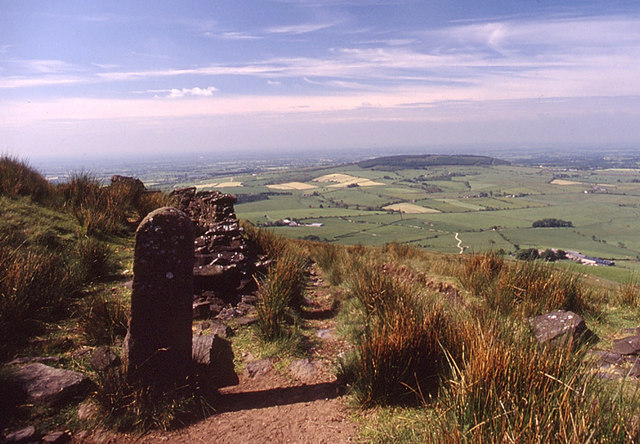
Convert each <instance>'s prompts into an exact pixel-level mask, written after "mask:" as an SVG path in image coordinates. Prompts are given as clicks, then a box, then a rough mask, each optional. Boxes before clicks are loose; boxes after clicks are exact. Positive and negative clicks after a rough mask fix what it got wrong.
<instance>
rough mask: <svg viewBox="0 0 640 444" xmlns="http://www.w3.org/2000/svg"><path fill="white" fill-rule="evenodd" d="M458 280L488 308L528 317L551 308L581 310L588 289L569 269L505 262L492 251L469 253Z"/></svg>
mask: <svg viewBox="0 0 640 444" xmlns="http://www.w3.org/2000/svg"><path fill="white" fill-rule="evenodd" d="M458 279H459V281H460V283H461V284H462V285H463V286H464V287H465V288H466V289H467V290H469V291H471V293H472V294H474V295H476V296H478V297H481V298H482V299H483V300H484V301H485V302H486V304H487V305H488V307H489V308H491V309H493V310H497V311H499V312H501V313H503V314H517V315H519V316H531V315H534V314H541V313H543V312H546V311H551V310H571V311H575V312H579V313H581V312H584V311H586V310H588V309H589V307H588V303H587V300H588V295H589V290H588V289H587V288H586V286H585V285H584V284H583V283H582V281H581V279H580V276H579V275H578V274H576V273H573V272H572V271H570V270H565V269H562V268H558V267H554V266H553V265H549V264H546V263H542V262H530V261H516V262H514V263H509V264H507V263H505V262H504V260H503V259H502V258H501V257H500V256H498V255H496V254H495V253H484V254H477V255H473V256H470V257H469V258H467V259H466V261H465V264H464V266H463V267H462V268H461V270H460V272H459V274H458Z"/></svg>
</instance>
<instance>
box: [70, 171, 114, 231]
mask: <svg viewBox="0 0 640 444" xmlns="http://www.w3.org/2000/svg"><path fill="white" fill-rule="evenodd" d="M58 191H59V193H60V194H61V195H62V197H63V199H64V207H65V208H66V209H67V210H68V211H70V212H71V214H73V215H74V216H75V218H76V219H77V221H78V223H79V224H80V226H81V227H82V228H83V231H84V233H85V234H87V235H96V234H112V233H121V232H122V230H123V228H124V227H123V223H124V222H125V219H126V218H125V214H126V213H125V210H124V209H123V208H121V207H119V206H118V205H117V201H116V199H115V196H114V195H112V194H111V193H109V192H108V191H107V190H106V189H105V188H103V187H102V185H101V183H100V181H99V180H98V179H96V178H95V177H93V176H91V175H90V174H89V173H78V174H75V175H74V176H73V177H71V180H70V181H69V182H67V183H64V184H61V185H59V186H58Z"/></svg>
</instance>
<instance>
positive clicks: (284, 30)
mask: <svg viewBox="0 0 640 444" xmlns="http://www.w3.org/2000/svg"><path fill="white" fill-rule="evenodd" d="M336 24H337V23H335V22H332V23H303V24H299V25H285V26H274V27H272V28H267V29H266V30H265V31H266V32H267V33H268V34H293V35H299V34H307V33H310V32H316V31H320V30H321V29H326V28H330V27H332V26H335V25H336Z"/></svg>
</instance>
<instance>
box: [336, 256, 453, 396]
mask: <svg viewBox="0 0 640 444" xmlns="http://www.w3.org/2000/svg"><path fill="white" fill-rule="evenodd" d="M377 268H378V267H376V266H375V265H374V264H372V263H369V262H360V263H357V265H356V266H355V267H354V270H353V274H352V278H351V279H350V285H349V288H350V295H351V297H352V298H353V300H352V301H351V303H350V304H347V305H346V308H345V309H346V310H352V313H349V314H348V315H347V316H344V317H343V319H349V320H350V321H351V322H352V323H353V325H352V326H351V327H350V331H351V336H352V340H353V342H354V345H355V351H354V352H353V353H352V354H351V355H348V356H347V358H346V359H345V361H344V362H343V363H342V365H341V369H340V373H339V374H340V378H341V379H342V380H343V381H344V383H346V384H347V385H348V386H349V387H350V389H351V392H352V393H353V395H354V396H355V398H356V399H357V400H358V401H359V402H360V403H361V404H362V405H364V406H369V405H372V404H397V403H405V402H415V401H417V400H419V399H420V398H421V397H423V396H427V395H429V394H434V393H435V392H436V390H437V388H438V386H439V383H440V380H441V378H442V377H443V376H445V375H446V372H447V368H448V366H447V351H448V353H449V354H450V356H458V355H459V354H460V353H461V350H462V349H463V348H464V347H463V344H462V342H461V340H462V338H463V336H462V331H461V330H460V327H461V326H462V324H459V323H458V322H457V319H456V318H455V317H453V316H451V315H450V314H449V313H447V312H446V310H445V309H444V308H443V306H442V305H440V304H438V303H436V302H435V301H434V300H433V299H430V298H428V297H427V296H426V295H425V294H424V293H423V292H421V291H420V289H419V288H418V287H416V286H415V285H412V284H409V283H407V282H405V281H402V280H399V279H397V278H395V277H394V276H392V275H389V274H384V273H380V272H378V271H377ZM458 324H459V325H458Z"/></svg>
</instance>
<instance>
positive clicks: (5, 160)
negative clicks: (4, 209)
mask: <svg viewBox="0 0 640 444" xmlns="http://www.w3.org/2000/svg"><path fill="white" fill-rule="evenodd" d="M53 194H54V188H53V186H52V185H51V184H50V183H49V182H47V180H46V179H45V178H44V177H42V176H41V175H40V173H38V172H37V171H35V170H34V169H33V168H31V167H30V166H29V165H28V164H27V163H26V162H23V161H20V160H18V159H16V158H13V157H10V156H6V155H2V156H0V195H7V196H14V197H15V196H30V197H31V199H32V200H33V201H35V202H40V203H44V202H45V201H47V200H48V199H50V198H51V197H52V196H53Z"/></svg>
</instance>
